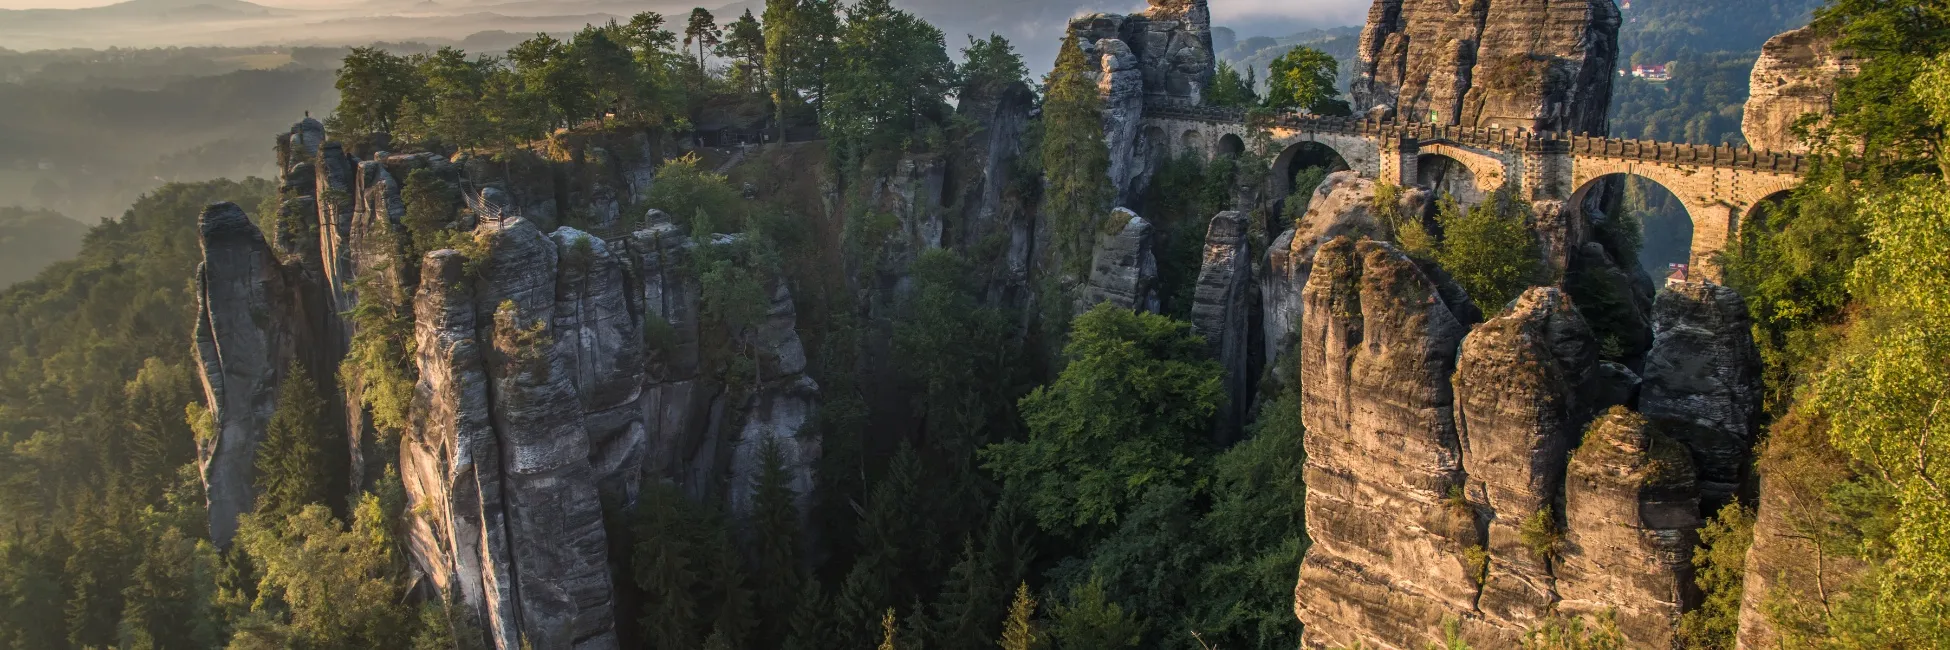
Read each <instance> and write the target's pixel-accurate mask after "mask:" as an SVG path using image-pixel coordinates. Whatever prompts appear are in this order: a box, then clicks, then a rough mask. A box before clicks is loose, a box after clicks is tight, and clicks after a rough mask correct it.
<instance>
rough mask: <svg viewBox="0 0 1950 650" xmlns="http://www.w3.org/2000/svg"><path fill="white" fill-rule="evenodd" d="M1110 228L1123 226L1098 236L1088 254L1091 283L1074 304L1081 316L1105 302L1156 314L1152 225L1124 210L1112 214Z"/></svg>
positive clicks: (1156, 259)
mask: <svg viewBox="0 0 1950 650" xmlns="http://www.w3.org/2000/svg"><path fill="white" fill-rule="evenodd" d="M1108 219H1109V220H1108V222H1107V223H1109V224H1118V223H1122V224H1124V226H1123V227H1122V228H1120V229H1118V230H1117V231H1116V232H1114V233H1099V234H1098V235H1097V244H1096V246H1095V247H1094V248H1093V249H1092V250H1091V263H1090V280H1089V281H1088V282H1087V283H1086V284H1085V285H1084V286H1083V291H1082V296H1081V297H1080V298H1079V299H1078V301H1077V311H1079V312H1082V311H1085V310H1088V309H1090V308H1091V307H1095V306H1097V304H1098V303H1105V302H1108V303H1110V304H1113V305H1117V306H1119V307H1123V308H1125V309H1136V310H1139V311H1148V312H1153V313H1156V312H1157V311H1158V306H1159V305H1158V258H1157V256H1156V255H1155V254H1153V252H1152V250H1151V245H1152V236H1151V222H1149V221H1145V220H1144V218H1143V217H1140V216H1137V213H1135V212H1131V211H1130V210H1126V209H1123V208H1118V209H1116V210H1113V211H1111V214H1110V217H1109V218H1108Z"/></svg>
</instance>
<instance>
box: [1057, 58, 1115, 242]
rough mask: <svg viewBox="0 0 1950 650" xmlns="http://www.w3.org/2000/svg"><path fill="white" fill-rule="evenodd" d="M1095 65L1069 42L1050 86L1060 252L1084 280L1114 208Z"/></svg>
mask: <svg viewBox="0 0 1950 650" xmlns="http://www.w3.org/2000/svg"><path fill="white" fill-rule="evenodd" d="M1089 73H1090V60H1089V59H1088V58H1087V57H1085V56H1084V54H1083V46H1082V45H1081V44H1079V43H1078V42H1077V39H1076V37H1075V36H1071V37H1070V38H1068V39H1066V40H1064V41H1063V48H1062V49H1061V51H1060V52H1059V53H1058V54H1057V56H1056V68H1055V69H1054V70H1051V71H1050V73H1049V77H1048V78H1047V79H1046V80H1045V85H1046V86H1047V89H1046V90H1045V91H1044V92H1045V99H1044V101H1043V125H1044V126H1043V128H1044V135H1043V173H1044V174H1045V175H1046V177H1047V180H1048V183H1049V184H1048V188H1047V189H1046V191H1045V194H1044V196H1045V197H1047V208H1046V209H1047V210H1048V212H1049V215H1050V222H1051V228H1052V229H1053V230H1054V231H1055V237H1056V245H1057V247H1056V252H1057V254H1058V255H1059V256H1061V258H1062V259H1063V260H1064V262H1065V263H1066V264H1067V267H1066V268H1068V269H1069V270H1070V271H1071V272H1072V273H1076V274H1078V275H1081V274H1082V272H1083V270H1084V269H1085V268H1086V267H1087V266H1088V265H1089V264H1090V260H1089V259H1087V258H1086V257H1087V255H1088V251H1089V250H1090V242H1091V240H1092V233H1093V231H1094V230H1095V229H1096V225H1097V220H1098V219H1100V218H1102V216H1103V213H1104V211H1105V210H1106V209H1108V208H1109V207H1110V201H1111V197H1110V187H1111V186H1110V148H1109V145H1107V144H1106V143H1105V142H1104V127H1103V121H1102V120H1103V116H1102V111H1103V98H1102V97H1099V96H1098V94H1097V84H1096V83H1094V82H1092V81H1091V79H1090V77H1089Z"/></svg>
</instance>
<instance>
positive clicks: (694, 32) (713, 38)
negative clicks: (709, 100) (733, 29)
mask: <svg viewBox="0 0 1950 650" xmlns="http://www.w3.org/2000/svg"><path fill="white" fill-rule="evenodd" d="M723 39H724V30H723V29H720V28H718V19H717V17H715V16H712V15H711V12H710V10H707V9H705V8H703V7H697V8H695V9H692V10H691V21H690V23H689V24H686V25H685V26H684V45H685V46H690V45H693V44H695V45H697V89H698V92H699V93H702V92H704V76H705V73H704V52H705V50H707V49H709V48H714V47H717V46H718V44H719V43H721V42H723Z"/></svg>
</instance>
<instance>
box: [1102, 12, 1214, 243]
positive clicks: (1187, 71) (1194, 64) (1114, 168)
mask: <svg viewBox="0 0 1950 650" xmlns="http://www.w3.org/2000/svg"><path fill="white" fill-rule="evenodd" d="M1150 3H1151V8H1150V9H1149V10H1147V11H1146V12H1145V13H1142V14H1131V15H1128V16H1125V15H1117V14H1092V15H1088V16H1084V17H1081V18H1077V19H1074V20H1071V21H1070V28H1069V34H1070V35H1071V36H1072V37H1074V38H1076V42H1077V46H1078V47H1081V48H1083V51H1084V53H1085V55H1086V56H1088V57H1090V62H1091V68H1092V69H1093V70H1095V71H1096V72H1095V74H1096V77H1097V88H1098V92H1099V93H1100V94H1102V95H1103V97H1104V139H1105V142H1106V143H1107V144H1109V145H1110V178H1111V186H1112V187H1113V188H1114V189H1115V201H1116V204H1117V205H1120V206H1131V205H1132V201H1134V200H1136V199H1137V198H1138V197H1140V196H1142V195H1143V193H1144V188H1143V187H1142V185H1143V179H1145V178H1149V176H1150V172H1151V171H1152V170H1149V169H1146V162H1147V161H1146V160H1145V156H1144V155H1143V153H1144V152H1147V151H1150V150H1151V149H1152V147H1153V145H1154V144H1155V143H1151V142H1147V141H1146V140H1145V136H1142V135H1141V134H1140V133H1139V129H1138V126H1139V123H1140V122H1141V121H1142V120H1143V119H1144V103H1145V101H1147V100H1150V101H1160V102H1172V103H1188V104H1197V103H1199V102H1201V101H1203V99H1204V97H1205V89H1206V88H1207V87H1208V86H1210V85H1211V84H1212V75H1213V70H1214V68H1215V66H1216V65H1217V61H1218V60H1217V58H1216V57H1215V56H1214V54H1213V50H1212V12H1211V9H1209V8H1208V7H1207V6H1206V0H1150Z"/></svg>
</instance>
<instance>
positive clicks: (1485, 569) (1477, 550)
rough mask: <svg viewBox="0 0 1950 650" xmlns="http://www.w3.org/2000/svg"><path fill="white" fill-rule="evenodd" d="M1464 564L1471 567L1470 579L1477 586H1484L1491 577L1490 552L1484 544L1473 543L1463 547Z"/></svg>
mask: <svg viewBox="0 0 1950 650" xmlns="http://www.w3.org/2000/svg"><path fill="white" fill-rule="evenodd" d="M1463 564H1464V565H1465V566H1467V567H1468V568H1469V579H1470V580H1471V581H1473V582H1475V583H1476V586H1478V587H1481V586H1483V582H1484V581H1485V580H1488V579H1489V577H1490V552H1489V549H1486V548H1483V545H1482V544H1471V545H1469V548H1465V549H1463Z"/></svg>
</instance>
